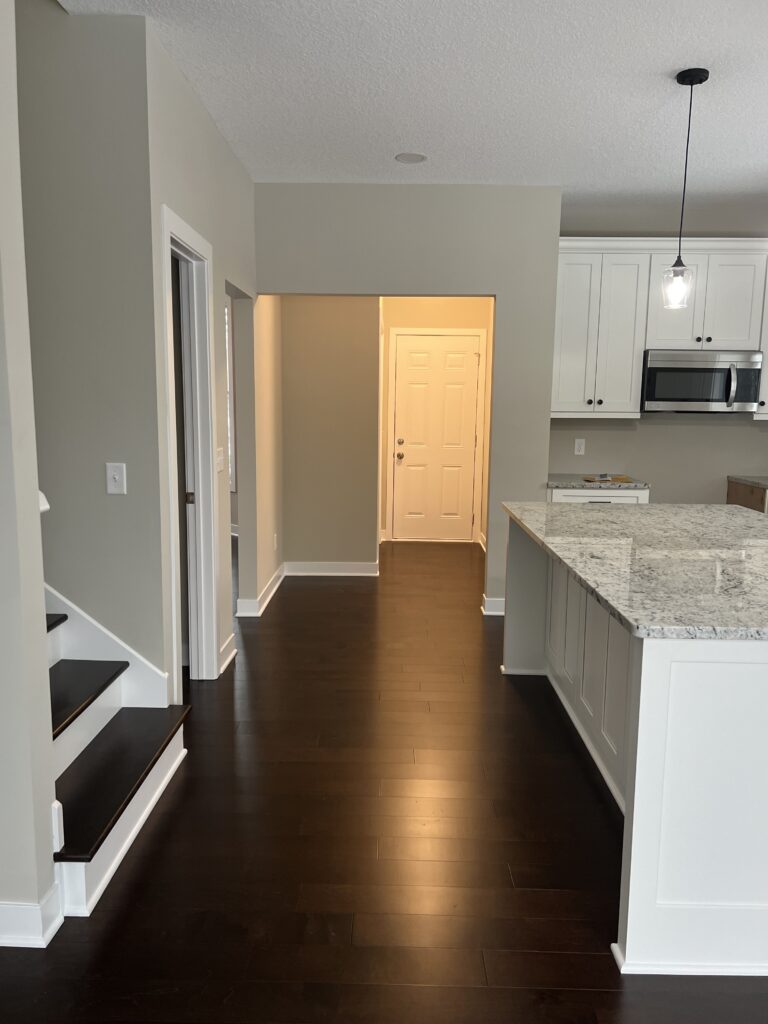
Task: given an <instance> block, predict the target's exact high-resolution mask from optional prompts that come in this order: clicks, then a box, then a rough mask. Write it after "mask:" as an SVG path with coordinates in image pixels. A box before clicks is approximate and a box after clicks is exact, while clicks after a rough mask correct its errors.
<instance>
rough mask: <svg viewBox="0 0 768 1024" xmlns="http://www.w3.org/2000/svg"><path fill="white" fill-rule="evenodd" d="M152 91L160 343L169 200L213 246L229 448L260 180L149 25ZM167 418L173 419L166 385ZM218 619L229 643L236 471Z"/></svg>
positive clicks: (224, 480) (219, 376)
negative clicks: (231, 338) (230, 396)
mask: <svg viewBox="0 0 768 1024" xmlns="http://www.w3.org/2000/svg"><path fill="white" fill-rule="evenodd" d="M147 92H148V109H149V114H148V119H149V160H150V172H151V175H150V176H151V195H152V251H153V264H154V292H155V307H154V311H155V325H154V332H155V336H156V344H157V346H158V347H159V346H162V345H163V344H164V317H165V297H164V295H163V289H162V261H163V259H164V255H165V254H164V253H163V251H162V236H161V208H162V206H163V204H165V205H167V206H168V207H169V208H170V209H171V210H172V211H173V212H174V213H175V214H177V215H178V216H179V217H181V218H182V220H184V221H185V222H186V223H187V224H189V225H190V227H192V228H193V229H194V230H195V231H196V232H197V233H198V234H200V235H202V236H203V238H205V240H206V241H207V242H208V243H209V244H210V245H211V247H212V249H213V317H214V324H213V331H214V344H215V349H216V364H215V368H214V374H215V393H216V433H217V442H216V443H217V445H218V446H219V447H224V448H226V438H227V401H226V390H227V380H226V373H227V369H226V344H225V335H224V306H225V302H226V290H227V284H229V285H230V286H234V288H235V289H236V290H237V291H238V292H239V293H241V294H244V295H248V296H251V297H253V296H254V294H255V290H254V244H253V186H252V183H251V179H250V177H249V175H248V173H247V172H246V170H245V168H244V167H243V165H242V164H241V163H240V162H239V160H238V159H237V158H236V157H235V155H234V153H233V152H232V150H231V149H230V148H229V145H228V144H227V143H226V142H225V141H224V138H223V137H222V135H221V133H220V132H219V130H218V128H217V127H216V125H215V124H214V122H213V120H212V119H211V117H210V115H209V114H208V113H207V111H206V110H205V108H204V107H203V105H202V104H201V102H200V100H199V99H198V98H197V96H196V94H195V93H194V92H193V90H192V87H191V86H190V84H189V82H188V81H187V79H186V78H185V77H184V76H183V75H182V73H181V72H180V71H179V69H178V68H177V67H176V65H175V64H174V62H173V61H172V60H171V58H170V57H169V56H168V54H167V53H166V52H165V50H164V49H163V48H162V46H161V45H160V43H159V41H158V40H157V38H156V36H155V34H154V31H153V30H152V28H151V26H149V25H148V26H147ZM159 417H160V422H161V423H163V422H165V408H164V405H163V400H162V391H161V399H160V409H159ZM159 454H160V466H161V467H162V466H165V464H166V459H167V454H166V445H165V436H164V433H163V432H162V431H161V434H160V439H159ZM218 500H219V536H218V557H219V577H218V594H217V604H218V620H219V623H218V626H219V646H220V647H221V646H222V645H223V644H224V643H225V642H226V640H227V638H228V637H229V636H230V635H231V633H232V570H231V565H232V563H231V555H230V550H231V545H230V526H229V524H230V508H229V477H228V474H227V473H226V472H220V473H219V474H218ZM168 501H169V495H168V492H167V481H166V480H165V476H164V474H162V473H161V493H160V504H159V508H158V511H159V512H160V513H161V517H162V518H161V529H162V538H163V539H162V550H163V581H164V582H163V590H164V594H165V602H164V611H165V616H166V622H168V623H170V595H171V579H170V543H169V538H168V535H167V523H168V512H167V509H168ZM170 642H171V636H170V628H168V629H166V651H165V658H166V664H169V661H170V647H169V644H170Z"/></svg>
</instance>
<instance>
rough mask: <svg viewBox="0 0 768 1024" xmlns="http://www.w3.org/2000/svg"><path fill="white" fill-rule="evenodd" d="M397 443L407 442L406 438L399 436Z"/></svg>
mask: <svg viewBox="0 0 768 1024" xmlns="http://www.w3.org/2000/svg"><path fill="white" fill-rule="evenodd" d="M397 443H398V444H405V438H404V437H398V439H397Z"/></svg>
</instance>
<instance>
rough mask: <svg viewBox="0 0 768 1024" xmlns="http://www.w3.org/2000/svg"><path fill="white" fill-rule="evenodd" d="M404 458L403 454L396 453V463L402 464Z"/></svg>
mask: <svg viewBox="0 0 768 1024" xmlns="http://www.w3.org/2000/svg"><path fill="white" fill-rule="evenodd" d="M404 458H405V452H398V453H397V461H398V462H402V461H403V459H404Z"/></svg>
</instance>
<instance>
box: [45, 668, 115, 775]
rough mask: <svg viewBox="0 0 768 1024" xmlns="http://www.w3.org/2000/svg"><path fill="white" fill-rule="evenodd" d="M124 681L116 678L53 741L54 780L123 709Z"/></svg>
mask: <svg viewBox="0 0 768 1024" xmlns="http://www.w3.org/2000/svg"><path fill="white" fill-rule="evenodd" d="M122 681H123V677H122V676H118V677H117V679H113V680H112V682H111V683H110V684H109V686H108V687H107V688H106V690H104V692H103V693H100V694H99V696H98V697H97V698H96V700H95V701H94V702H93V704H91V705H89V707H87V708H86V709H85V711H83V713H82V714H80V715H78V716H77V718H76V719H75V720H74V722H72V724H71V725H68V726H67V728H66V729H65V730H64V732H62V733H60V734H59V735H58V736H57V737H56V739H55V740H54V741H53V768H54V778H57V779H58V777H59V776H60V775H61V773H62V772H63V771H65V770H66V769H67V768H69V766H70V765H71V764H72V762H73V761H74V760H75V758H76V757H79V755H80V754H82V752H83V751H84V750H85V748H86V747H87V746H88V744H89V743H90V742H91V740H92V739H94V738H95V737H96V736H97V735H98V734H99V733H100V732H101V730H102V729H103V728H104V726H105V725H106V724H107V722H109V720H110V719H111V718H112V717H114V715H116V714H117V712H118V711H119V710H120V708H121V707H122V706H123V687H122Z"/></svg>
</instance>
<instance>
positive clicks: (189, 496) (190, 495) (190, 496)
mask: <svg viewBox="0 0 768 1024" xmlns="http://www.w3.org/2000/svg"><path fill="white" fill-rule="evenodd" d="M184 501H185V502H186V504H187V505H194V504H195V492H194V491H187V492H186V494H185V495H184Z"/></svg>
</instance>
